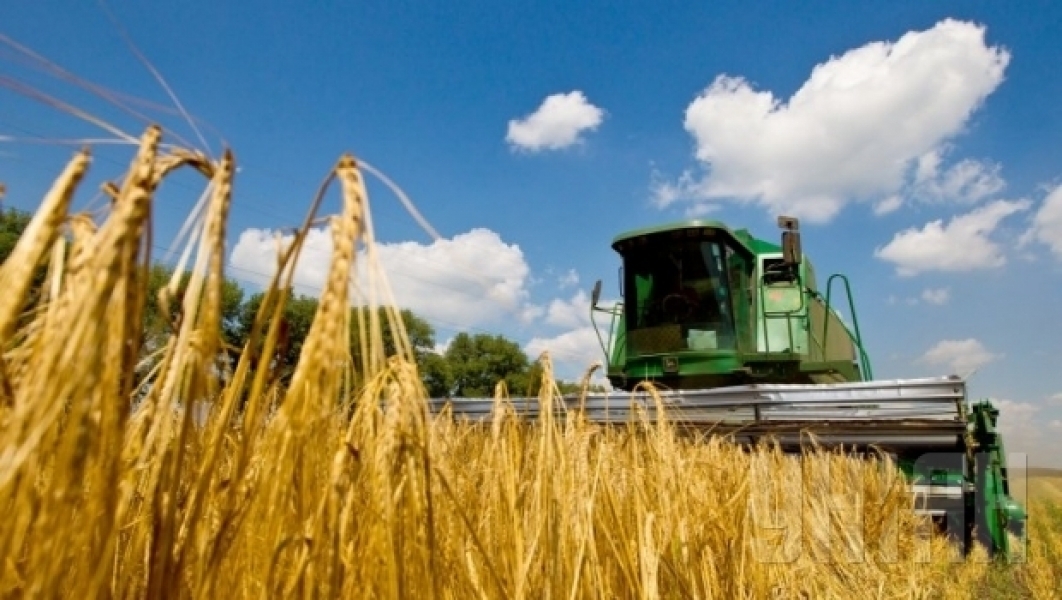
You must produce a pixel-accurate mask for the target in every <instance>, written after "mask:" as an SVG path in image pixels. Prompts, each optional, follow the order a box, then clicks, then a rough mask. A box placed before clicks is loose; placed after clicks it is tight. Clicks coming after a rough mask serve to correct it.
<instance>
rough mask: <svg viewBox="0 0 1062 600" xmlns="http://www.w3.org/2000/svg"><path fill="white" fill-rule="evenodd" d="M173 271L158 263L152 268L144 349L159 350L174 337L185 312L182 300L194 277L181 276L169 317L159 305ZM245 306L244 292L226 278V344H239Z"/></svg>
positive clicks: (223, 318)
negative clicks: (173, 329)
mask: <svg viewBox="0 0 1062 600" xmlns="http://www.w3.org/2000/svg"><path fill="white" fill-rule="evenodd" d="M173 272H174V271H173V269H172V268H170V267H168V266H166V265H163V264H159V263H156V264H154V265H152V266H151V269H150V270H149V271H148V276H147V298H145V299H144V317H143V321H144V345H145V347H146V349H148V350H154V349H156V348H158V347H159V346H160V345H161V344H162V343H163V341H164V340H165V339H166V336H167V335H169V334H170V333H172V328H173V324H174V323H175V321H176V319H177V317H178V315H179V314H180V310H181V296H182V295H183V294H184V291H185V290H186V289H187V288H188V281H189V279H190V278H191V273H189V272H185V273H183V274H182V275H181V278H180V281H179V283H178V286H177V294H176V295H174V297H173V298H172V299H171V300H170V306H169V312H168V314H163V310H162V307H161V306H160V305H159V292H160V291H161V290H162V288H164V287H165V286H166V285H167V284H168V283H169V282H170V279H172V278H173ZM242 304H243V290H242V289H241V288H240V285H239V284H238V283H236V281H234V280H232V279H228V278H226V279H225V281H224V282H223V283H222V284H221V335H222V339H224V341H225V343H226V344H230V345H231V344H234V343H235V341H236V340H237V334H238V332H237V328H238V324H239V317H240V311H241V309H242Z"/></svg>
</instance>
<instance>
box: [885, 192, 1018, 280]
mask: <svg viewBox="0 0 1062 600" xmlns="http://www.w3.org/2000/svg"><path fill="white" fill-rule="evenodd" d="M1027 208H1029V202H1027V201H1024V200H1021V201H1006V200H997V201H995V202H992V203H990V204H987V205H985V206H982V207H980V208H978V209H975V210H973V211H971V212H969V213H967V214H964V215H960V216H957V217H954V218H952V219H951V221H950V222H948V224H947V225H944V224H943V221H942V220H940V219H938V220H936V221H932V222H929V223H926V225H925V226H924V227H923V228H922V229H917V228H914V227H912V228H910V229H906V230H904V231H901V232H899V233H897V234H896V235H895V236H893V238H892V241H890V242H889V243H888V244H886V245H885V246H884V247H879V248H877V249H875V251H874V255H875V256H877V257H878V258H880V259H883V260H886V261H889V262H891V263H894V264H895V265H896V272H897V273H898V274H899V275H901V276H905V277H906V276H911V275H917V274H918V273H922V272H926V271H972V270H976V269H991V268H996V267H1001V266H1003V265H1004V264H1005V263H1006V258H1005V257H1004V256H1003V250H1002V249H1001V248H1000V246H999V245H998V244H997V243H996V242H994V241H992V240H991V239H989V237H988V236H989V235H990V234H992V232H993V231H995V229H996V227H997V226H998V225H999V223H1000V222H1001V221H1002V220H1003V219H1004V218H1006V217H1008V216H1010V215H1012V214H1014V213H1016V212H1020V211H1023V210H1026V209H1027Z"/></svg>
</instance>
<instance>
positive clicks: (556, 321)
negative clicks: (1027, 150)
mask: <svg viewBox="0 0 1062 600" xmlns="http://www.w3.org/2000/svg"><path fill="white" fill-rule="evenodd" d="M546 322H547V323H549V324H550V325H556V326H557V327H566V328H576V327H583V326H585V325H589V324H590V298H589V297H588V296H587V295H586V292H584V291H582V290H579V291H578V292H576V293H575V295H574V296H572V298H571V299H570V300H561V299H560V298H556V299H554V300H553V301H552V302H550V305H549V308H547V309H546Z"/></svg>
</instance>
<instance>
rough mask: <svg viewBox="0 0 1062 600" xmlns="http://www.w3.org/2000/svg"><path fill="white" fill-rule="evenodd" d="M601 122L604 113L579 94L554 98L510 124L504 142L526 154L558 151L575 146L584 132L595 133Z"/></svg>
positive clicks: (553, 96) (578, 92)
mask: <svg viewBox="0 0 1062 600" xmlns="http://www.w3.org/2000/svg"><path fill="white" fill-rule="evenodd" d="M604 118H605V111H603V110H602V109H600V108H598V107H596V106H594V105H593V104H591V103H590V102H589V101H588V100H587V99H586V96H584V95H583V93H582V92H580V91H578V90H576V91H573V92H569V93H567V94H553V95H552V96H548V97H546V99H545V100H543V101H542V104H541V105H540V106H539V107H538V109H537V110H536V111H535V112H533V113H531V114H529V115H527V116H525V117H523V118H522V119H514V120H511V121H509V131H508V133H507V134H506V136H505V140H506V141H507V142H509V144H510V145H511V146H512V147H513V148H515V149H519V150H525V151H528V152H539V151H542V150H559V149H561V148H567V147H569V146H572V145H575V144H578V143H579V142H580V141H581V138H580V136H581V135H582V134H583V132H586V131H593V130H595V129H597V128H598V126H599V125H601V122H602V120H604Z"/></svg>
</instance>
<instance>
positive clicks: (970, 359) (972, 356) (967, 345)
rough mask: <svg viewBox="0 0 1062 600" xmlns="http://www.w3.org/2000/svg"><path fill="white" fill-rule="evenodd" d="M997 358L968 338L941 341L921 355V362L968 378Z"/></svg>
mask: <svg viewBox="0 0 1062 600" xmlns="http://www.w3.org/2000/svg"><path fill="white" fill-rule="evenodd" d="M999 358H1001V355H998V354H993V353H991V352H989V351H988V349H987V348H985V346H984V344H982V343H981V342H980V341H978V340H976V339H973V338H968V339H965V340H941V341H940V342H937V343H936V344H935V345H934V346H933V347H932V348H930V349H929V350H927V351H926V353H925V354H923V355H922V358H921V361H922V362H924V363H926V364H929V365H932V366H943V367H946V368H948V369H950V373H949V374H954V375H962V376H968V375H970V374H971V373H972V372H973V371H975V370H977V369H979V368H981V367H983V366H985V365H987V364H988V363H990V362H992V361H994V360H997V359H999Z"/></svg>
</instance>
